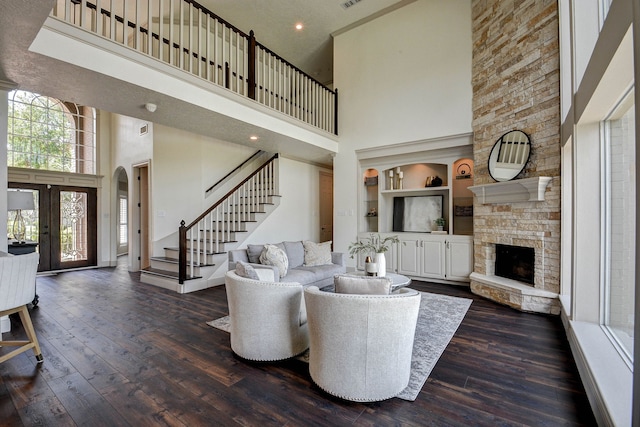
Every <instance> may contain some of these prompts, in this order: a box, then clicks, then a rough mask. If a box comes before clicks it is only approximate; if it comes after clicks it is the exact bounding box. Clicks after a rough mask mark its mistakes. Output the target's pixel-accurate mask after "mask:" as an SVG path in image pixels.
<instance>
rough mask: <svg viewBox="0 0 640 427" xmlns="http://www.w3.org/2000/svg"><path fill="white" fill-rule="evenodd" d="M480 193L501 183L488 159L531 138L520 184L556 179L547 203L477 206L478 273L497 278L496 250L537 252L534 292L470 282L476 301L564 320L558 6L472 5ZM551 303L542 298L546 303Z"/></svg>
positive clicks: (509, 0)
mask: <svg viewBox="0 0 640 427" xmlns="http://www.w3.org/2000/svg"><path fill="white" fill-rule="evenodd" d="M472 26H473V27H472V34H473V69H472V84H473V132H474V160H475V168H474V185H478V184H487V183H492V182H494V181H493V179H492V178H491V176H490V175H489V172H488V167H487V162H488V158H489V153H490V152H491V148H492V147H493V145H494V143H495V141H496V140H497V139H498V138H499V137H500V136H501V135H502V134H504V133H505V132H507V131H509V130H513V129H520V130H523V131H524V132H526V133H527V134H528V135H529V136H530V137H531V144H532V145H531V147H532V148H531V150H532V153H531V158H530V161H529V163H528V164H527V166H526V169H525V170H524V172H523V173H522V174H520V175H519V176H518V177H517V179H520V178H530V177H536V176H549V177H553V179H552V181H551V183H550V184H549V186H548V187H547V190H546V193H545V201H543V202H524V203H523V202H519V203H512V204H510V203H501V204H486V205H484V204H479V203H478V201H477V199H476V201H475V206H474V219H473V224H474V256H475V265H474V273H478V274H481V275H491V274H493V272H492V271H489V270H492V269H493V267H492V265H493V262H494V260H493V259H490V258H491V257H493V256H495V255H494V252H493V251H492V250H491V247H492V245H493V244H495V243H504V244H514V245H519V244H522V243H524V244H522V245H523V246H533V247H535V248H536V257H539V255H542V256H543V259H542V260H540V259H538V260H537V261H536V264H538V266H539V267H537V268H536V270H537V271H536V275H537V276H539V275H543V277H536V278H535V279H534V280H535V284H534V289H540V290H543V291H549V292H537V293H536V292H533V293H530V292H526V291H525V292H523V291H522V289H518V288H517V287H516V288H514V289H509V288H508V287H507V288H505V287H501V286H491V285H488V284H486V283H484V282H479V281H477V280H473V279H472V281H471V289H472V291H473V292H474V293H476V294H479V295H483V296H485V297H487V298H489V299H492V300H495V301H497V302H500V303H503V304H507V305H510V306H512V307H515V308H518V309H521V310H525V311H536V312H545V313H558V312H559V304H558V301H557V298H555V297H554V296H553V295H555V294H558V293H559V290H560V151H561V147H560V78H559V75H560V74H559V44H558V6H557V2H556V0H472ZM541 294H542V295H544V296H540V295H541Z"/></svg>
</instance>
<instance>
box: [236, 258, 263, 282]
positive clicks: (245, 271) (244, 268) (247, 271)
mask: <svg viewBox="0 0 640 427" xmlns="http://www.w3.org/2000/svg"><path fill="white" fill-rule="evenodd" d="M236 274H237V275H238V276H240V277H246V278H247V279H253V280H260V278H259V277H258V273H256V269H255V268H253V267H252V266H251V265H249V264H248V263H246V262H244V261H238V262H237V263H236Z"/></svg>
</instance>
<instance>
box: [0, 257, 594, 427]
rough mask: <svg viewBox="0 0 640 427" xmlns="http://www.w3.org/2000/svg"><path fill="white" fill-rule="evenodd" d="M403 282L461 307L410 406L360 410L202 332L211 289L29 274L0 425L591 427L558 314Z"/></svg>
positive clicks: (88, 275)
mask: <svg viewBox="0 0 640 427" xmlns="http://www.w3.org/2000/svg"><path fill="white" fill-rule="evenodd" d="M412 287H413V288H415V289H418V290H421V291H429V292H434V293H443V294H448V295H453V296H461V297H466V298H472V299H473V304H472V305H471V308H470V310H469V312H468V313H467V315H466V317H465V318H464V320H463V322H462V324H461V325H460V328H459V329H458V331H457V332H456V334H455V336H454V337H453V339H452V341H451V343H450V344H449V346H448V347H447V349H446V350H445V352H444V353H443V355H442V357H441V358H440V360H439V361H438V363H437V364H436V366H435V368H434V369H433V371H432V373H431V375H430V377H429V378H428V380H427V382H426V384H425V385H424V387H423V389H422V391H421V393H420V395H419V396H418V398H417V399H416V401H415V402H407V401H404V400H400V399H390V400H387V401H384V402H377V403H370V404H361V403H354V402H347V401H342V400H340V399H336V398H333V397H330V396H329V395H327V394H325V393H323V392H322V391H321V390H319V389H318V387H316V386H315V385H314V384H313V382H312V381H311V378H310V377H309V372H308V367H307V365H306V364H305V363H304V362H301V361H298V360H290V361H285V362H279V363H251V362H246V361H244V360H241V359H239V358H238V357H236V356H234V355H233V353H232V352H231V349H230V347H229V335H228V334H227V333H225V332H222V331H219V330H217V329H214V328H211V327H209V326H207V325H206V324H205V322H206V321H208V320H212V319H215V318H218V317H221V316H223V315H226V314H227V313H228V312H227V302H226V294H225V289H224V286H219V287H216V288H212V289H208V290H205V291H201V292H196V293H192V294H187V295H179V294H177V293H174V292H171V291H165V290H163V289H159V288H156V287H153V286H150V285H146V284H143V283H140V281H139V275H138V274H132V273H129V272H127V271H126V268H125V267H124V266H119V267H117V268H103V269H96V270H84V271H75V272H67V273H62V274H58V275H57V276H51V277H39V278H38V294H39V296H40V304H39V306H38V307H37V308H35V309H33V310H31V316H32V319H33V322H34V325H35V329H36V331H37V334H38V338H39V341H40V345H41V346H42V351H43V355H44V363H43V364H42V365H39V366H38V365H36V359H35V357H34V356H33V352H31V351H29V352H27V353H23V354H22V355H20V356H18V357H15V358H13V359H11V360H9V361H7V362H5V363H2V364H0V425H3V426H21V425H26V426H32V425H43V426H66V425H90V426H118V425H125V426H145V425H149V426H155V425H165V424H166V425H179V426H233V425H245V426H269V425H274V426H285V425H286V426H314V425H317V426H333V425H335V426H344V425H359V426H390V425H395V426H399V425H402V426H515V425H532V426H556V425H595V424H596V423H595V421H594V418H593V414H592V412H591V409H590V407H589V404H588V401H587V398H586V395H585V392H584V389H583V386H582V384H581V382H580V378H579V376H578V372H577V370H576V367H575V363H574V360H573V358H572V356H571V353H570V351H569V345H568V343H567V339H566V337H565V334H564V330H563V328H562V325H561V321H560V319H559V318H558V317H554V316H545V315H536V314H527V313H521V312H518V311H516V310H513V309H510V308H508V307H504V306H500V305H497V304H495V303H492V302H490V301H487V300H484V299H481V298H479V297H477V296H475V295H473V294H471V293H470V292H469V290H468V289H467V288H464V287H455V286H448V285H440V284H431V283H426V282H417V281H414V282H413V284H412ZM12 327H13V329H12V332H11V333H10V334H8V335H16V336H21V335H22V334H23V331H22V328H21V326H19V323H18V324H16V323H15V322H14V323H13V326H12ZM6 338H7V336H6V335H5V339H6ZM4 351H6V350H5V349H0V352H4Z"/></svg>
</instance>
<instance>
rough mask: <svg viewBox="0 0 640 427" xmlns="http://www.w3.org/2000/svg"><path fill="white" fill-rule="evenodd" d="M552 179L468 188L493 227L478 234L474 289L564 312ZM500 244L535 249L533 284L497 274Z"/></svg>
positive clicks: (527, 306)
mask: <svg viewBox="0 0 640 427" xmlns="http://www.w3.org/2000/svg"><path fill="white" fill-rule="evenodd" d="M553 181H554V180H553V178H551V177H535V178H525V179H520V180H518V179H515V180H512V181H507V182H499V183H490V184H480V185H475V186H472V187H469V189H470V190H471V191H472V192H473V193H474V194H475V195H476V199H477V200H476V202H477V203H479V206H477V209H476V212H477V213H478V216H481V217H482V218H483V221H485V224H486V225H491V227H490V228H489V227H484V228H481V229H479V230H477V232H476V233H474V253H475V259H476V260H475V271H474V272H473V273H471V275H470V279H471V291H472V292H473V293H475V294H478V295H481V296H484V297H485V298H488V299H491V300H493V301H496V302H499V303H501V304H505V305H508V306H510V307H513V308H516V309H518V310H522V311H529V312H536V313H547V314H559V313H560V301H559V299H558V291H559V283H558V274H557V272H558V270H559V268H558V267H559V264H558V261H559V259H558V257H557V247H558V243H559V239H558V236H557V232H556V229H555V226H556V225H557V222H558V221H557V220H550V219H551V218H555V217H556V216H555V215H554V214H553V213H549V212H547V209H548V207H547V206H546V204H547V203H549V200H546V198H547V197H548V198H549V199H551V200H555V199H556V196H555V191H557V190H558V189H557V187H555V186H553ZM523 184H524V185H523ZM532 189H534V190H532ZM487 221H488V222H487ZM497 244H500V245H510V246H521V247H526V248H533V250H534V275H533V286H532V285H531V284H529V283H524V282H520V281H517V280H513V279H508V278H505V277H500V276H497V275H496V274H495V261H496V245H497ZM554 248H555V249H554Z"/></svg>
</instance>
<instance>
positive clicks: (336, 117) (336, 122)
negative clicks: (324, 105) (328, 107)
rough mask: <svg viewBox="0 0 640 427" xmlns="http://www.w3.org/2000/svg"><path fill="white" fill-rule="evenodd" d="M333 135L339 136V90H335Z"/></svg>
mask: <svg viewBox="0 0 640 427" xmlns="http://www.w3.org/2000/svg"><path fill="white" fill-rule="evenodd" d="M333 133H334V134H336V135H337V134H338V89H336V90H335V96H334V98H333Z"/></svg>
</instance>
